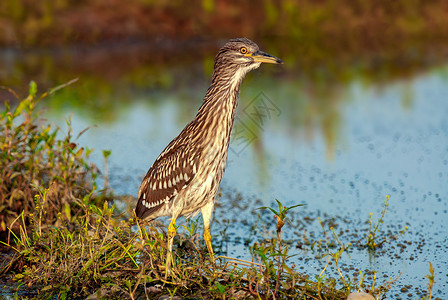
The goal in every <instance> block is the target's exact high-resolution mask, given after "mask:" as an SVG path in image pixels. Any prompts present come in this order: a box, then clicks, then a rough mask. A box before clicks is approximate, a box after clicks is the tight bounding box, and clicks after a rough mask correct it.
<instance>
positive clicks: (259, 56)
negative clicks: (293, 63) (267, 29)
mask: <svg viewBox="0 0 448 300" xmlns="http://www.w3.org/2000/svg"><path fill="white" fill-rule="evenodd" d="M246 55H247V56H250V57H252V58H253V59H254V61H256V62H262V63H269V64H282V63H283V60H281V59H280V58H277V57H275V56H272V55H270V54H267V53H266V52H263V51H257V52H255V53H251V54H249V53H248V54H246Z"/></svg>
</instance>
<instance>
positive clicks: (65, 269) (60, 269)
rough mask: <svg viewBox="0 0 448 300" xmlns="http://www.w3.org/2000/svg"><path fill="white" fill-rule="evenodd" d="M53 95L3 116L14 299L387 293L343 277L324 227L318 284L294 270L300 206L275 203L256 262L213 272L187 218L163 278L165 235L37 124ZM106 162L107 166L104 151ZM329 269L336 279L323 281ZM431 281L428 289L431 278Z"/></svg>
mask: <svg viewBox="0 0 448 300" xmlns="http://www.w3.org/2000/svg"><path fill="white" fill-rule="evenodd" d="M64 86H65V85H64ZM61 87H63V86H61ZM59 88H60V87H58V88H56V89H52V90H50V91H48V92H46V93H44V94H42V95H41V96H39V97H37V95H36V94H37V87H36V85H35V84H34V83H31V84H30V90H29V95H28V97H27V98H25V99H23V100H21V101H20V103H19V105H18V106H17V107H16V108H15V109H12V108H11V107H10V106H9V105H8V104H6V109H5V111H4V112H3V113H1V114H0V121H1V123H0V129H1V135H0V146H1V147H2V148H1V154H0V155H1V157H0V158H1V161H0V163H1V167H2V168H1V169H2V170H3V171H2V174H1V176H2V177H1V178H2V181H1V187H0V192H1V193H2V194H1V206H0V209H1V215H0V216H1V218H2V219H1V222H2V227H1V228H2V230H3V235H2V239H1V240H0V243H1V244H2V245H3V246H4V247H5V248H6V251H7V252H6V254H4V255H3V256H2V258H3V262H1V263H0V268H1V269H0V279H1V280H2V281H3V284H2V285H3V286H5V285H6V286H7V287H8V286H9V288H8V289H9V290H10V291H11V292H13V293H14V292H15V293H16V296H17V298H18V297H19V296H20V297H23V298H39V299H47V298H54V297H57V298H60V299H66V298H70V299H73V298H86V297H88V296H89V295H96V297H98V298H101V299H110V298H121V299H158V297H160V295H169V296H170V297H173V296H181V297H184V298H187V299H228V298H239V299H292V298H294V299H346V297H347V295H348V294H349V293H350V292H351V291H356V290H360V289H364V290H368V291H369V293H371V294H372V295H375V296H379V295H383V294H384V293H385V292H386V291H387V290H388V289H389V288H390V286H391V284H392V282H387V283H386V284H384V285H378V284H377V283H376V280H375V279H376V277H374V280H373V282H372V283H371V284H369V283H367V282H365V281H364V276H362V273H361V271H360V273H359V276H358V277H353V278H350V277H349V276H348V274H344V273H343V272H344V270H343V269H341V268H340V262H341V260H342V256H343V254H344V253H345V251H346V249H347V247H350V245H348V246H346V245H345V244H344V243H342V242H341V241H340V239H339V237H338V235H337V233H336V232H335V230H334V229H333V227H330V233H328V232H327V231H326V229H325V228H326V225H324V223H321V226H322V228H323V229H324V233H325V235H327V234H328V235H329V236H328V238H326V240H325V241H324V242H323V245H322V246H321V247H319V249H320V250H322V251H323V257H326V258H327V263H326V265H325V267H324V268H323V270H322V271H321V272H320V274H319V275H318V276H316V277H315V278H310V276H309V275H305V274H302V273H300V272H298V271H297V270H296V267H295V266H294V265H293V264H291V263H290V261H289V259H290V258H291V255H290V254H289V251H290V246H289V243H287V242H286V241H284V240H283V233H284V231H285V230H288V226H287V225H288V224H289V223H288V218H287V216H288V212H289V211H290V210H291V209H293V208H297V207H298V206H300V205H295V206H291V207H286V206H283V204H282V203H281V202H280V201H278V200H277V204H278V209H273V208H270V207H262V209H264V210H268V211H270V212H271V213H273V214H274V216H275V219H276V233H275V234H274V235H272V236H271V237H270V238H269V239H265V240H263V241H259V242H256V243H254V244H253V246H252V247H251V251H252V254H253V260H252V261H245V260H240V259H234V258H228V257H223V256H220V257H217V262H216V264H214V263H213V262H211V261H210V258H209V256H208V254H207V250H206V247H204V245H203V244H202V242H201V241H200V240H199V236H200V233H199V232H198V230H197V229H198V227H199V226H198V224H197V221H191V220H189V221H187V222H186V223H185V225H183V228H184V229H185V233H184V234H180V235H179V236H178V238H177V240H176V241H175V251H174V262H175V263H174V266H173V268H172V274H171V276H170V277H168V278H165V264H166V260H167V256H166V255H167V244H166V242H167V235H166V232H164V230H163V229H161V228H159V227H157V226H156V223H154V222H153V223H150V224H148V223H147V222H144V221H141V220H138V219H134V218H131V219H129V218H125V217H124V215H122V214H120V213H117V210H116V209H115V205H114V204H113V201H111V199H109V197H106V196H105V195H106V194H108V195H110V194H111V191H110V190H109V189H108V188H105V190H98V187H97V184H96V179H97V178H98V176H99V171H98V170H97V169H96V167H95V166H94V165H92V164H91V163H89V162H88V155H89V153H90V152H91V150H89V149H87V148H83V147H79V146H78V145H76V144H75V143H74V141H76V138H75V139H73V133H72V131H71V129H70V121H69V120H68V121H67V125H68V127H69V130H68V133H67V134H66V136H65V137H64V138H62V139H59V138H58V133H59V131H60V129H54V128H52V127H51V126H49V125H41V120H40V119H39V115H40V112H39V111H38V110H36V105H37V103H38V102H39V101H41V100H42V99H44V98H45V97H47V96H49V95H51V94H52V93H54V92H56V91H57V90H58V89H59ZM10 92H11V93H13V94H14V92H12V91H10ZM82 133H83V132H82ZM82 133H81V134H82ZM78 136H79V135H78ZM103 155H104V157H105V159H106V161H107V159H108V157H109V155H110V151H103ZM106 165H107V163H106ZM386 207H387V205H385V208H384V210H383V213H382V215H381V219H380V220H379V221H378V223H377V226H373V225H372V223H371V224H370V226H371V227H370V228H371V230H370V232H371V233H372V232H373V233H375V234H374V235H373V236H374V237H377V234H379V230H378V228H379V227H378V226H379V224H380V223H381V222H382V218H383V217H384V214H385V213H386ZM372 228H373V229H372ZM223 234H224V235H225V232H224V233H223ZM330 235H331V238H330ZM312 245H314V244H313V243H312V244H311V247H312ZM331 268H333V270H332V272H333V273H336V274H338V275H337V276H338V277H336V278H332V277H330V276H327V275H326V274H327V272H328V271H329V269H331ZM431 276H432V277H431ZM428 278H429V280H430V285H429V289H430V291H431V290H432V288H433V282H434V279H433V278H434V277H433V270H432V271H431V275H428ZM430 298H431V294H430V296H429V299H430Z"/></svg>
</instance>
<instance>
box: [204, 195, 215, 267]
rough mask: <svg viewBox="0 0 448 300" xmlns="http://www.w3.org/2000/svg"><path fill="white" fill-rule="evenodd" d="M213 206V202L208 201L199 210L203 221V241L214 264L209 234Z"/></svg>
mask: <svg viewBox="0 0 448 300" xmlns="http://www.w3.org/2000/svg"><path fill="white" fill-rule="evenodd" d="M214 204H215V202H214V201H210V202H209V203H207V204H206V205H205V206H203V207H202V209H201V212H202V218H203V219H204V241H205V244H206V245H207V249H208V253H209V254H210V259H211V261H212V262H213V263H214V262H215V254H214V253H213V247H212V236H211V234H210V220H211V218H212V213H213V206H214Z"/></svg>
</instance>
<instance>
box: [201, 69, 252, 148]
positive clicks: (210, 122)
mask: <svg viewBox="0 0 448 300" xmlns="http://www.w3.org/2000/svg"><path fill="white" fill-rule="evenodd" d="M245 75H246V72H244V71H238V70H236V71H235V72H226V73H225V74H224V75H223V74H222V73H220V72H219V69H218V70H217V69H215V71H214V73H213V78H212V83H211V85H210V87H209V89H208V90H207V94H206V95H205V97H204V101H203V103H202V105H201V107H200V108H199V111H198V114H197V115H196V118H195V121H196V124H197V126H199V127H202V130H201V131H200V132H202V134H205V135H207V137H208V138H206V139H204V140H205V141H209V143H223V142H224V143H225V144H227V145H228V142H229V140H230V134H231V130H232V125H233V120H234V116H235V110H236V106H237V100H238V94H239V90H240V85H241V81H242V80H243V78H244V76H245Z"/></svg>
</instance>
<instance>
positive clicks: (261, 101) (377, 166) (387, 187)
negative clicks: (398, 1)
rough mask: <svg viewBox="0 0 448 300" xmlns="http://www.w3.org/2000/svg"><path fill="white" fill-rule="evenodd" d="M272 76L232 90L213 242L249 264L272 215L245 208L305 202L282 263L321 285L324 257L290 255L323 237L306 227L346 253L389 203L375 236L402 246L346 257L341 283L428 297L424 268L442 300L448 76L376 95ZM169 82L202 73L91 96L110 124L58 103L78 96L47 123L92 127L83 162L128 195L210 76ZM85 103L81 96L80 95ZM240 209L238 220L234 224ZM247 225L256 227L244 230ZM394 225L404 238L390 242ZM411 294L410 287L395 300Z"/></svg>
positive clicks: (359, 84) (360, 87)
mask: <svg viewBox="0 0 448 300" xmlns="http://www.w3.org/2000/svg"><path fill="white" fill-rule="evenodd" d="M276 67H277V66H271V65H263V66H262V67H261V68H260V69H259V70H257V71H256V72H253V74H250V75H249V76H248V78H247V80H246V81H245V82H244V83H243V86H242V89H241V95H240V98H241V101H240V104H239V107H238V115H237V119H236V121H235V130H234V132H233V136H232V143H231V146H230V152H229V158H228V165H227V169H226V173H225V176H224V179H223V182H222V185H221V187H222V194H223V196H222V197H221V198H220V199H219V203H220V204H222V206H218V207H217V208H216V213H215V222H214V224H213V227H214V228H213V231H214V232H215V235H216V236H218V235H221V242H222V243H223V244H224V247H223V250H225V251H227V252H228V254H229V255H232V256H238V257H242V258H250V252H249V247H248V246H246V245H244V242H247V243H249V244H250V245H251V244H253V242H255V241H256V240H259V239H262V238H266V237H269V236H270V234H273V232H274V221H273V219H272V217H271V216H269V215H268V214H261V220H260V219H258V217H257V214H258V213H259V212H260V211H259V210H257V211H255V213H254V210H253V209H255V208H257V207H260V206H270V205H273V204H274V203H275V202H274V200H275V199H279V200H280V201H282V203H283V204H284V205H288V206H289V205H294V204H299V203H305V204H307V205H306V206H305V207H301V208H297V209H296V214H293V215H291V219H292V222H291V224H289V225H287V226H286V228H285V234H286V238H287V239H288V240H289V241H290V242H291V243H292V244H291V248H292V250H291V253H293V254H295V253H297V254H298V255H297V256H295V257H293V258H291V261H293V262H294V263H295V264H296V265H297V266H298V268H300V270H301V271H303V272H305V273H307V274H311V275H318V274H319V273H320V271H321V270H322V268H323V266H324V265H325V263H326V258H323V259H319V260H318V259H315V256H316V255H317V253H316V252H315V251H310V250H297V249H296V247H295V246H296V245H298V244H300V243H301V242H303V239H304V236H306V237H307V238H309V239H311V240H312V239H314V240H321V239H324V235H325V234H324V232H323V229H322V228H321V227H320V226H319V225H318V222H317V219H316V218H317V217H320V218H321V220H324V221H325V220H330V219H334V220H335V221H334V222H335V223H336V227H337V231H338V232H340V240H341V241H342V242H344V243H345V244H347V243H348V242H352V243H353V242H354V241H355V242H356V236H355V235H351V234H350V233H347V232H354V231H356V232H357V233H358V236H357V238H358V244H361V243H363V242H365V238H366V230H367V229H368V226H369V225H368V224H367V223H366V221H368V219H369V215H370V213H371V212H372V213H373V217H374V219H375V220H376V219H377V218H378V217H379V215H380V211H381V208H382V204H383V202H384V200H385V198H386V195H390V202H389V203H390V207H389V211H388V213H387V214H386V216H385V218H384V224H383V227H382V229H383V231H384V232H389V233H390V234H389V236H391V235H395V234H397V235H398V238H397V239H396V240H390V239H388V242H386V243H385V244H384V245H383V247H382V248H381V250H382V251H384V250H386V252H382V251H378V252H377V253H369V252H368V251H367V250H366V249H362V248H358V247H356V246H354V247H353V248H352V250H351V251H349V252H348V253H347V254H344V256H343V257H342V260H343V264H344V267H345V268H347V270H348V274H350V276H351V277H353V276H352V273H353V274H354V273H357V271H356V268H357V269H361V270H363V269H370V270H376V271H378V275H377V276H378V279H377V281H379V283H381V282H383V279H384V281H385V280H387V278H388V277H391V278H392V277H397V276H398V275H399V274H400V273H401V276H400V277H399V279H398V283H397V284H395V286H394V288H393V289H392V291H391V292H389V293H388V296H390V297H391V298H396V297H398V296H393V295H395V294H399V296H400V297H402V298H408V297H410V296H409V295H412V297H411V298H412V299H414V298H417V292H418V291H419V290H426V283H427V279H426V278H425V277H424V276H425V275H426V274H428V270H429V268H428V264H429V262H432V264H433V265H434V267H435V269H436V285H435V293H434V294H435V296H437V297H441V298H444V297H446V296H447V295H448V293H447V290H448V284H447V282H448V240H447V237H448V234H447V233H448V228H447V225H448V221H447V219H448V213H447V210H448V207H447V203H448V185H447V184H448V65H445V66H442V67H438V68H433V69H430V70H427V72H425V73H423V74H420V75H415V76H413V77H411V78H407V79H395V80H391V81H390V82H388V83H387V84H385V83H384V82H383V83H382V84H381V85H380V84H375V83H366V81H365V80H363V79H361V78H360V79H359V80H358V79H353V80H350V81H349V82H345V83H343V84H342V83H341V84H334V83H330V82H328V85H327V83H326V81H325V80H322V81H321V82H320V83H319V84H318V85H310V84H309V83H306V81H304V80H303V77H299V76H297V77H296V78H294V74H292V75H291V71H289V73H288V74H289V75H288V76H282V72H281V71H275V70H273V69H274V68H276ZM191 70H193V72H192V71H191ZM194 70H196V71H194ZM197 70H199V71H197ZM204 70H205V71H204ZM278 72H280V73H278ZM179 73H180V74H183V76H185V77H191V76H196V75H195V74H197V73H198V74H200V75H199V76H197V80H193V82H195V84H193V85H191V84H186V85H184V86H181V87H175V88H172V87H171V88H164V87H163V86H159V87H155V88H151V89H148V90H143V91H142V89H138V90H135V87H131V86H130V87H128V88H127V91H126V94H127V95H128V97H126V98H125V99H123V101H120V99H119V97H110V93H105V95H106V96H101V94H98V93H96V94H95V96H94V97H92V99H90V100H89V101H90V102H91V103H95V102H99V103H101V104H102V105H106V106H110V107H113V108H114V109H113V113H109V114H106V115H107V117H105V114H104V113H103V112H102V111H101V109H100V108H98V109H95V108H94V106H92V105H89V106H86V107H88V108H84V109H83V107H82V106H81V107H79V106H76V104H74V103H75V102H76V100H75V102H74V101H73V100H71V101H67V94H70V90H76V87H71V88H68V89H69V91H67V92H66V94H64V95H61V96H55V97H54V98H52V99H50V100H49V102H48V103H47V105H46V106H49V109H48V111H47V113H46V116H47V118H48V119H49V120H50V121H51V122H54V123H55V124H58V125H60V126H61V128H62V129H63V130H64V129H65V128H66V126H65V125H64V124H65V118H66V117H67V116H69V115H70V113H71V112H74V113H73V116H72V118H71V119H72V125H73V127H74V129H75V132H77V131H81V130H82V129H84V128H85V127H88V126H93V125H96V126H93V127H92V128H91V129H90V130H89V131H88V132H87V133H85V134H84V135H82V137H81V138H80V139H79V143H80V144H81V145H87V146H89V147H93V148H95V149H96V151H95V152H94V154H93V160H94V162H95V163H97V164H98V165H99V166H100V168H103V165H104V163H103V158H102V154H101V150H102V149H108V150H109V149H110V150H112V155H111V157H110V161H109V169H110V171H109V172H110V183H111V186H112V188H113V189H114V191H115V192H116V193H117V194H119V195H122V194H130V195H133V196H136V194H137V190H138V187H139V184H140V181H141V179H142V177H143V175H144V174H145V173H146V171H147V169H148V168H149V167H150V165H151V164H152V162H153V161H154V160H155V158H156V157H157V156H158V154H159V153H160V152H161V151H162V150H163V148H164V147H165V146H166V145H167V144H168V142H170V141H171V139H172V138H174V137H175V136H176V135H177V134H178V133H179V132H180V130H181V129H182V128H183V127H184V126H185V124H186V123H188V122H189V121H190V120H191V119H192V118H193V117H194V115H195V113H196V110H197V109H198V107H199V106H200V103H201V101H202V97H203V95H204V94H205V91H206V88H207V84H208V80H209V79H208V75H209V74H210V67H207V64H206V67H205V68H203V66H202V65H200V64H199V65H197V64H193V65H187V66H181V67H179ZM180 77H182V76H180ZM168 80H169V79H168ZM82 82H83V78H82V77H81V78H80V84H82ZM188 86H191V87H190V88H188ZM91 88H92V89H94V88H95V87H94V86H92V87H91ZM119 88H120V89H126V87H123V86H120V87H119ZM111 89H112V90H114V87H113V86H111ZM112 94H113V93H112ZM78 96H79V95H78ZM82 96H83V97H87V98H89V97H90V96H89V94H88V92H86V93H84V94H83V95H82ZM72 98H76V97H75V96H73V97H72ZM235 195H238V197H236V196H235ZM240 196H241V197H240ZM229 203H230V204H229ZM237 205H238V206H239V207H243V208H244V209H243V211H242V212H240V211H239V210H238V209H237V208H236V206H237ZM229 206H231V207H229ZM229 212H230V214H231V216H229ZM306 216H309V217H311V218H312V221H311V222H310V224H308V226H307V227H306V228H304V227H303V224H302V223H301V222H300V220H301V219H303V218H304V217H306ZM255 222H258V223H255ZM238 224H243V225H244V226H243V225H242V226H240V225H238ZM254 224H257V226H255V227H259V228H258V229H254V228H253V227H254V226H252V225H254ZM245 225H247V226H245ZM333 226H334V225H333ZM404 226H407V227H408V231H407V232H406V233H404V235H399V232H400V231H401V230H403V229H404ZM327 230H328V229H327ZM357 230H359V232H358V231H357ZM223 232H225V234H224V233H223ZM220 233H221V234H220ZM327 234H328V232H327ZM223 236H225V237H226V238H223ZM383 236H388V235H387V234H386V233H385V234H383ZM403 245H404V246H403ZM308 249H309V247H308ZM308 258H311V259H308ZM330 275H332V276H334V275H333V274H332V273H331V272H330ZM407 284H412V285H413V287H412V288H408V289H407V291H406V292H404V293H403V291H401V289H402V288H403V287H404V286H405V285H407Z"/></svg>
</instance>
